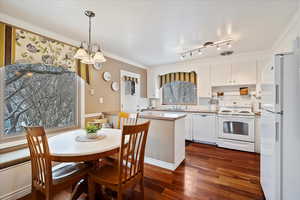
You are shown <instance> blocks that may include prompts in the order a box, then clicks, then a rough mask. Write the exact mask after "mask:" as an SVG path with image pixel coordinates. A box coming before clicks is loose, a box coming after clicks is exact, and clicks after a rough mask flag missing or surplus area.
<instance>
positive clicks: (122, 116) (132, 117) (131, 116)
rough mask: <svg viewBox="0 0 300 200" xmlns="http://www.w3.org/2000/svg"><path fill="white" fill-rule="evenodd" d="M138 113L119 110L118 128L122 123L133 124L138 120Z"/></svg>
mask: <svg viewBox="0 0 300 200" xmlns="http://www.w3.org/2000/svg"><path fill="white" fill-rule="evenodd" d="M138 118H139V113H127V112H119V114H118V126H117V128H118V129H122V127H123V126H124V125H135V124H136V123H137V121H138Z"/></svg>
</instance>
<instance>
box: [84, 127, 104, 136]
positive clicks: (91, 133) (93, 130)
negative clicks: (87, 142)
mask: <svg viewBox="0 0 300 200" xmlns="http://www.w3.org/2000/svg"><path fill="white" fill-rule="evenodd" d="M100 129H101V127H98V126H96V125H94V124H88V125H87V127H86V128H85V130H86V137H87V138H89V139H95V138H97V136H98V135H97V131H98V130H100Z"/></svg>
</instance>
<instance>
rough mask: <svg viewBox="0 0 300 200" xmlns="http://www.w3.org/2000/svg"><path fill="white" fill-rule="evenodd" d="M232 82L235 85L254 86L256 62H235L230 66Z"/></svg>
mask: <svg viewBox="0 0 300 200" xmlns="http://www.w3.org/2000/svg"><path fill="white" fill-rule="evenodd" d="M231 71H232V82H233V84H235V85H236V84H237V85H246V84H248V85H249V84H256V61H255V60H251V61H242V62H235V63H232V65H231Z"/></svg>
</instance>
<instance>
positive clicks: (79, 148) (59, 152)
mask: <svg viewBox="0 0 300 200" xmlns="http://www.w3.org/2000/svg"><path fill="white" fill-rule="evenodd" d="M97 133H98V134H101V135H104V136H105V137H104V138H103V139H101V140H95V141H91V142H79V141H77V140H76V137H77V136H82V135H85V134H86V132H85V130H84V129H76V130H71V131H66V132H64V133H61V134H58V135H55V136H53V137H50V138H49V139H48V144H49V150H50V156H51V160H53V161H57V162H82V161H94V160H98V159H99V158H101V157H105V156H109V155H112V154H114V153H116V152H118V151H119V148H120V146H121V136H122V132H121V130H120V129H110V128H103V129H101V130H99V131H98V132H97Z"/></svg>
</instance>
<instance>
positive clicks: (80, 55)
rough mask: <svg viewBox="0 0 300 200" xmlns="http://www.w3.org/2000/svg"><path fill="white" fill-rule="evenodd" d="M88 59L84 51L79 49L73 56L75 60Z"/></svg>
mask: <svg viewBox="0 0 300 200" xmlns="http://www.w3.org/2000/svg"><path fill="white" fill-rule="evenodd" d="M86 57H88V54H87V53H86V51H85V50H84V48H79V49H78V50H77V52H76V54H75V55H74V58H75V59H84V58H86Z"/></svg>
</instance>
